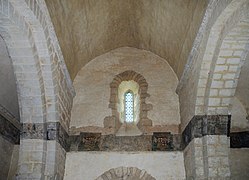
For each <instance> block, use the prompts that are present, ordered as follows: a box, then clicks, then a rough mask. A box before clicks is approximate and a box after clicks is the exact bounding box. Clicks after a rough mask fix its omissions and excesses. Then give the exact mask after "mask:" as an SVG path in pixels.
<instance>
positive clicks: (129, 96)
mask: <svg viewBox="0 0 249 180" xmlns="http://www.w3.org/2000/svg"><path fill="white" fill-rule="evenodd" d="M133 101H134V97H133V93H132V92H127V93H125V121H126V122H133V111H134V110H133V104H134V102H133Z"/></svg>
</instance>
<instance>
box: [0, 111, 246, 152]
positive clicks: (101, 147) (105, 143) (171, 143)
mask: <svg viewBox="0 0 249 180" xmlns="http://www.w3.org/2000/svg"><path fill="white" fill-rule="evenodd" d="M230 119H231V117H230V116H228V115H208V116H205V115H203V116H200V115H198V116H194V117H193V118H192V120H191V121H190V122H189V123H188V125H187V126H186V128H185V129H184V131H183V133H182V134H171V133H169V132H160V133H156V132H155V133H153V135H141V136H115V135H101V134H100V133H81V134H80V135H78V136H69V135H68V133H67V131H66V130H65V129H64V128H63V127H62V126H61V124H60V123H59V122H49V123H23V124H21V131H20V130H19V129H18V128H17V127H16V126H14V125H13V124H12V123H11V122H9V121H8V120H7V119H6V118H4V117H3V116H1V115H0V135H1V136H2V137H3V138H5V139H7V140H8V141H10V142H11V143H13V144H19V143H20V138H21V139H43V140H48V141H50V140H56V141H57V142H58V143H59V144H60V145H61V146H62V147H63V148H64V149H65V150H66V151H181V150H184V149H185V147H186V146H187V145H188V144H189V143H190V142H191V141H192V140H193V139H194V138H199V137H203V136H205V135H227V136H229V135H230V136H231V138H230V140H231V148H241V147H247V148H248V147H249V132H238V133H231V134H230V132H229V129H230Z"/></svg>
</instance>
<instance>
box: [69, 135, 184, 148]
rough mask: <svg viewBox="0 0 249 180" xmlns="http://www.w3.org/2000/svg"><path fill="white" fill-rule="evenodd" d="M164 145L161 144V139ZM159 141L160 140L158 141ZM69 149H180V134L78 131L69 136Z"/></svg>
mask: <svg viewBox="0 0 249 180" xmlns="http://www.w3.org/2000/svg"><path fill="white" fill-rule="evenodd" d="M160 138H161V139H162V140H161V139H160ZM164 140H165V141H167V142H166V145H162V144H163V141H164ZM159 141H160V142H159ZM69 144H70V151H180V150H182V149H181V135H180V134H171V133H169V132H165V133H161V132H160V133H154V134H153V135H141V136H115V135H101V134H100V133H80V135H73V136H70V140H69Z"/></svg>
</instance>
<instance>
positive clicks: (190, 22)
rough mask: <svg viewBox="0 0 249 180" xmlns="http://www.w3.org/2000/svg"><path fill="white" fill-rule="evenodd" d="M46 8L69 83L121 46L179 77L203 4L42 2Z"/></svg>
mask: <svg viewBox="0 0 249 180" xmlns="http://www.w3.org/2000/svg"><path fill="white" fill-rule="evenodd" d="M46 3H47V6H48V9H49V12H50V16H51V19H52V22H53V24H54V27H55V31H56V34H57V36H58V39H59V41H60V46H61V49H62V52H63V55H64V57H65V62H66V64H67V67H68V70H69V72H70V75H71V77H72V79H74V78H75V76H76V74H77V72H78V71H79V70H80V69H81V68H82V67H83V66H84V65H86V64H87V63H88V62H89V61H90V60H92V59H93V58H95V57H96V56H98V55H100V54H103V53H106V52H108V51H110V50H112V49H115V48H118V47H122V46H130V47H136V48H141V49H146V50H150V51H152V52H154V53H156V54H158V55H160V56H161V57H163V58H165V59H167V60H168V61H169V64H170V65H171V66H172V67H173V69H174V71H175V72H176V74H177V76H178V77H180V76H181V74H182V71H183V68H184V65H185V63H186V58H187V56H188V54H189V52H190V50H191V47H192V44H193V41H194V38H195V35H196V33H197V31H198V27H199V25H200V23H201V20H202V17H203V13H204V11H205V8H206V6H207V3H208V1H207V0H202V1H198V0H174V1H171V0H164V1H159V0H155V1H151V0H136V1H134V0H126V1H123V0H111V1H110V0H108V1H107V0H102V1H96V0H91V1H87V0H84V1H82V0H74V1H68V0H53V1H50V0H46ZM63 24H67V26H63Z"/></svg>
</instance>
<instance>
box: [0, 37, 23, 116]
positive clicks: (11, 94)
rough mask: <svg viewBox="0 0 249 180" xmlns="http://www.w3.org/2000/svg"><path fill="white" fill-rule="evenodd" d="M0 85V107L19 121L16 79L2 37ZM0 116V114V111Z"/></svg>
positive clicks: (0, 45) (0, 39) (0, 42)
mask: <svg viewBox="0 0 249 180" xmlns="http://www.w3.org/2000/svg"><path fill="white" fill-rule="evenodd" d="M0 84H1V88H0V105H1V106H3V107H4V108H6V109H8V111H9V112H11V113H12V114H13V115H14V116H15V118H16V119H17V120H20V117H19V104H18V99H17V89H16V79H15V76H14V70H13V67H12V63H11V59H10V57H9V54H8V51H7V47H6V44H5V42H4V40H3V38H2V37H0ZM0 114H2V113H1V110H0Z"/></svg>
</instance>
